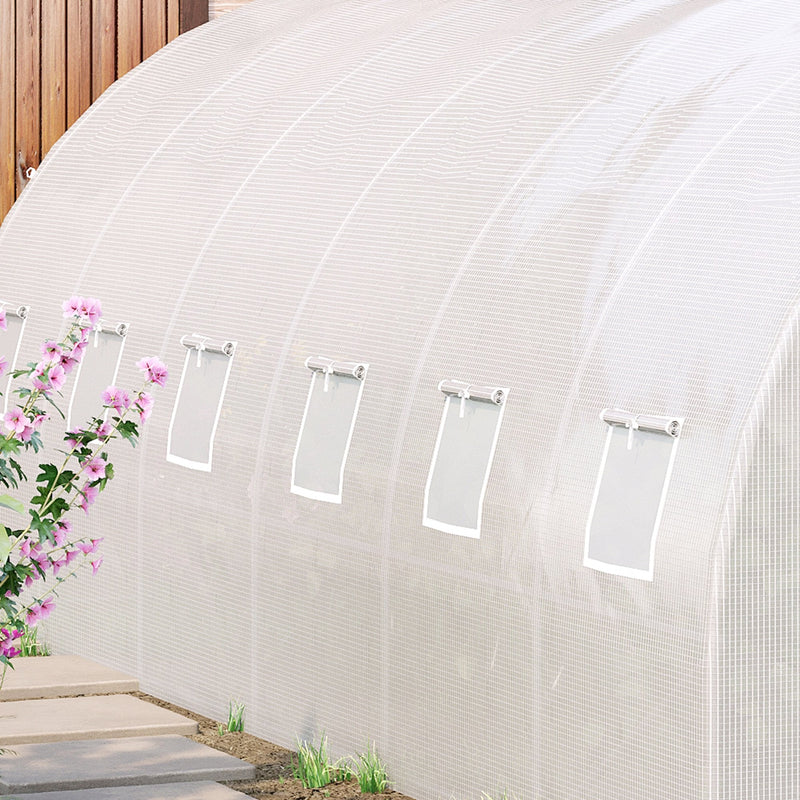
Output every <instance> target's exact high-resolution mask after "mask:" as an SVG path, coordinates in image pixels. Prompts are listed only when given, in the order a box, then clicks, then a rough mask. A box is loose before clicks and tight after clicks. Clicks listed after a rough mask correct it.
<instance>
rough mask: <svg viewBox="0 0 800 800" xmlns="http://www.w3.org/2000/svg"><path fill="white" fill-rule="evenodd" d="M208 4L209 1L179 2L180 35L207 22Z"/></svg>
mask: <svg viewBox="0 0 800 800" xmlns="http://www.w3.org/2000/svg"><path fill="white" fill-rule="evenodd" d="M208 2H209V0H180V4H181V21H180V25H181V33H186V31H190V30H192V28H196V27H197V26H198V25H202V24H203V23H204V22H208Z"/></svg>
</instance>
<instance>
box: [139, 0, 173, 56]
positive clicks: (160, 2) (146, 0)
mask: <svg viewBox="0 0 800 800" xmlns="http://www.w3.org/2000/svg"><path fill="white" fill-rule="evenodd" d="M166 43H167V2H166V0H142V61H144V59H146V58H150V56H151V55H153V53H155V52H156V51H158V50H160V49H161V48H162V47H163V46H164V45H165V44H166Z"/></svg>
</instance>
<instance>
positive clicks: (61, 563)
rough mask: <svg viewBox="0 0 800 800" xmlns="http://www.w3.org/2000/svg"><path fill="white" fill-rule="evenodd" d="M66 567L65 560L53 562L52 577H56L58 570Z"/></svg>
mask: <svg viewBox="0 0 800 800" xmlns="http://www.w3.org/2000/svg"><path fill="white" fill-rule="evenodd" d="M66 566H67V559H66V558H61V559H59V560H58V561H53V575H58V573H59V570H60V569H61V568H62V567H66Z"/></svg>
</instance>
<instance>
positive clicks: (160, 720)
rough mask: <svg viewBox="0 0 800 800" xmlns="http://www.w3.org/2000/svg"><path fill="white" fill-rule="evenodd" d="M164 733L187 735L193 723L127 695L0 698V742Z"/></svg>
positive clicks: (2, 743) (0, 744)
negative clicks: (31, 698)
mask: <svg viewBox="0 0 800 800" xmlns="http://www.w3.org/2000/svg"><path fill="white" fill-rule="evenodd" d="M166 733H178V734H182V735H188V736H191V735H192V734H194V733H197V723H196V722H194V721H192V720H190V719H186V717H182V716H180V714H176V713H175V712H173V711H168V710H167V709H166V708H161V707H159V706H157V705H154V704H153V703H148V702H146V701H145V700H139V698H138V697H131V695H128V694H114V695H98V696H96V697H63V698H57V699H52V700H14V701H4V702H2V703H0V746H4V745H8V746H10V745H16V744H26V743H31V742H61V741H68V740H72V739H110V738H113V737H117V736H151V735H157V734H166ZM3 766H5V758H4V759H3Z"/></svg>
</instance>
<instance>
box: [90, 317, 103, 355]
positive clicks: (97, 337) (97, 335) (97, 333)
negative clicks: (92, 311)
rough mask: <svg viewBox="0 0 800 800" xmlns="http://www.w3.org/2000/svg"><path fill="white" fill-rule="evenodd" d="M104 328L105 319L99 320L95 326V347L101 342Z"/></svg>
mask: <svg viewBox="0 0 800 800" xmlns="http://www.w3.org/2000/svg"><path fill="white" fill-rule="evenodd" d="M101 330H103V320H102V319H99V320H97V324H96V325H95V326H94V343H93V345H92V346H93V347H95V348H96V347H97V345H99V344H100V331H101Z"/></svg>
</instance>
